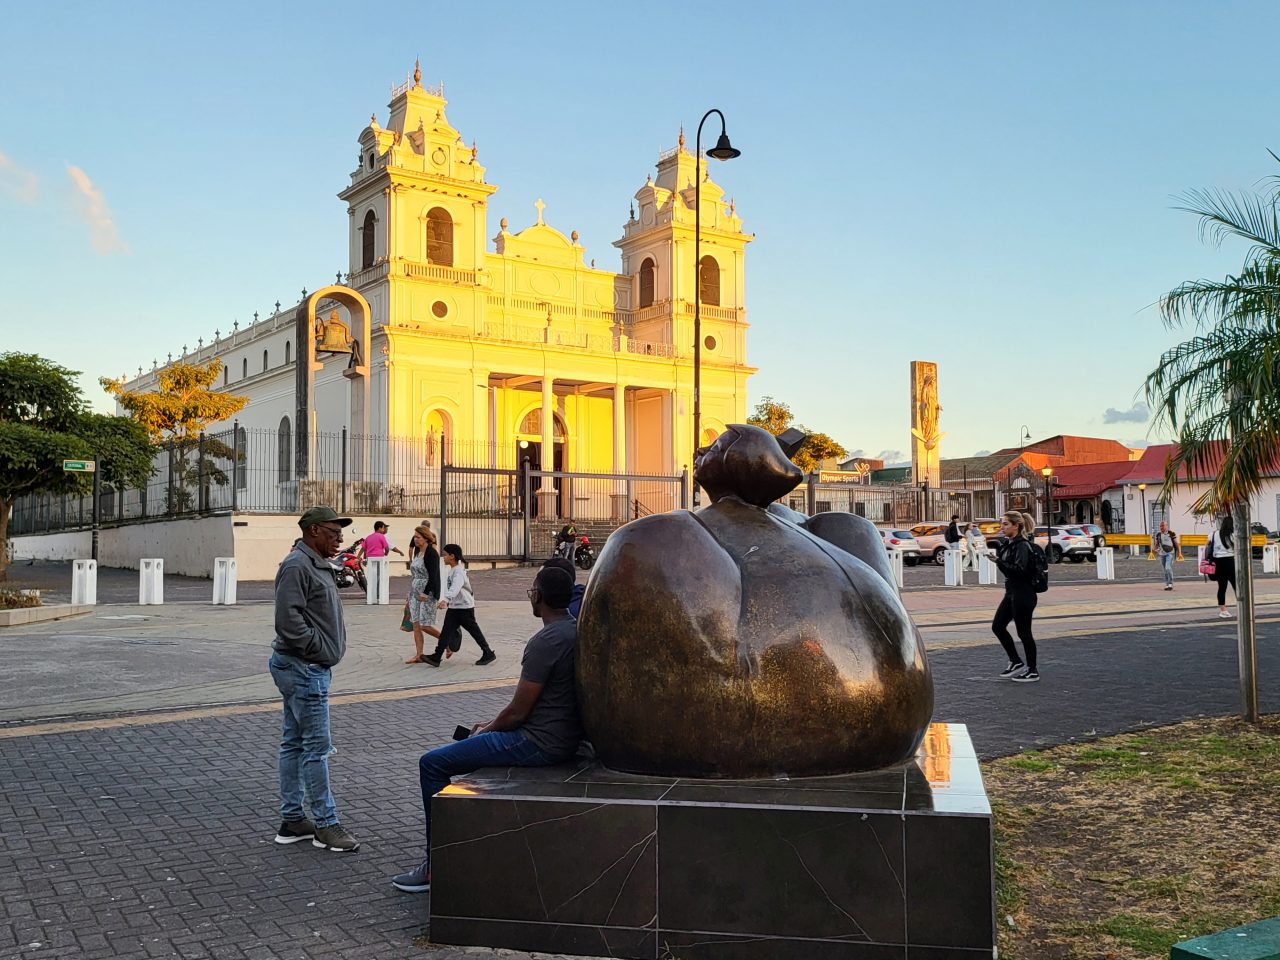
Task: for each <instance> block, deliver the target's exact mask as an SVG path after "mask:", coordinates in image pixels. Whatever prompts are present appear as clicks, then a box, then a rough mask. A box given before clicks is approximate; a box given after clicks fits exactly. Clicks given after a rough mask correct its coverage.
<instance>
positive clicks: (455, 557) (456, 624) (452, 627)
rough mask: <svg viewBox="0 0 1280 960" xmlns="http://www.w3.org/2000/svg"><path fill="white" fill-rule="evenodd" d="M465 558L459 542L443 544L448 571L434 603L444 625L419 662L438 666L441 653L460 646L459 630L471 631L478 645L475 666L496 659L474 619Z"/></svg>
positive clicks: (442, 654) (474, 603) (472, 598)
mask: <svg viewBox="0 0 1280 960" xmlns="http://www.w3.org/2000/svg"><path fill="white" fill-rule="evenodd" d="M465 562H466V561H465V559H464V558H463V556H462V548H461V547H460V546H458V545H457V544H456V543H446V544H445V545H444V565H445V566H446V567H447V568H448V573H447V574H446V576H445V583H444V596H443V597H441V598H440V603H439V604H438V606H439V608H440V609H441V610H443V611H444V612H445V613H444V626H443V627H442V628H441V630H440V638H439V639H438V640H437V641H436V649H435V652H434V653H429V654H427V655H426V656H425V657H423V658H422V662H423V663H429V664H431V666H433V667H438V666H440V660H441V657H443V656H444V655H445V652H446V651H449V655H450V656H452V655H453V653H454V652H456V651H457V650H458V649H459V648H460V647H461V646H462V631H463V630H466V631H467V633H469V634H471V639H473V640H475V642H476V643H477V644H478V645H479V647H480V659H479V660H477V661H476V666H477V667H483V666H484V665H485V664H488V663H493V661H495V660H497V659H498V657H497V654H495V653H494V652H493V648H492V647H490V646H489V641H488V640H486V639H485V638H484V631H483V630H481V629H480V624H478V623H476V597H475V592H474V591H473V590H472V589H471V581H470V580H469V579H468V578H467V568H466V567H464V566H463V564H464V563H465Z"/></svg>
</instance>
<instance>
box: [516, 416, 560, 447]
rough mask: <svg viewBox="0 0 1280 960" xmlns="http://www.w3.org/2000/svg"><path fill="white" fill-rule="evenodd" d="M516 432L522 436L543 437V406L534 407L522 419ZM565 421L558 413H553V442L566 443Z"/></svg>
mask: <svg viewBox="0 0 1280 960" xmlns="http://www.w3.org/2000/svg"><path fill="white" fill-rule="evenodd" d="M516 433H517V434H518V435H520V436H522V437H538V438H539V439H540V438H541V437H542V408H541V407H534V408H533V409H532V410H530V411H529V412H528V413H526V414H525V415H524V418H523V419H522V420H521V421H520V428H519V429H518V430H517V431H516ZM564 435H565V429H564V421H563V420H561V419H560V415H559V414H558V413H553V414H552V415H551V440H552V442H553V443H564Z"/></svg>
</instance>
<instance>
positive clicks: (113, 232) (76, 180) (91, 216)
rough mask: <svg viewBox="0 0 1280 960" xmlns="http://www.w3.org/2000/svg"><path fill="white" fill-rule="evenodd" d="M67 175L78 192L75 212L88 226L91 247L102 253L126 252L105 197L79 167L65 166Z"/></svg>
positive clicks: (127, 249)
mask: <svg viewBox="0 0 1280 960" xmlns="http://www.w3.org/2000/svg"><path fill="white" fill-rule="evenodd" d="M67 176H69V177H70V178H71V183H72V185H73V186H74V187H75V188H76V192H77V193H78V194H79V197H78V199H77V203H76V214H77V215H78V216H79V217H80V219H81V220H83V221H84V222H85V223H86V224H88V226H89V241H90V242H91V243H92V244H93V249H94V250H97V251H98V253H101V254H103V255H106V254H111V253H128V252H129V247H128V245H127V244H126V243H125V242H124V241H123V240H121V239H120V232H119V231H118V230H117V229H116V222H115V220H114V219H113V218H112V216H111V208H110V207H108V206H107V198H106V197H104V196H103V195H102V191H101V190H99V189H98V188H97V186H95V185H94V182H93V181H92V180H90V179H89V175H88V174H87V173H85V172H84V171H83V170H81V169H80V168H79V167H73V166H70V165H68V166H67Z"/></svg>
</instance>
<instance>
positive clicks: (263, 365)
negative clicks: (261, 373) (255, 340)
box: [262, 350, 267, 370]
mask: <svg viewBox="0 0 1280 960" xmlns="http://www.w3.org/2000/svg"><path fill="white" fill-rule="evenodd" d="M262 369H263V370H266V369H267V351H265V350H263V351H262Z"/></svg>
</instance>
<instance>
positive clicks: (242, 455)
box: [235, 360, 249, 490]
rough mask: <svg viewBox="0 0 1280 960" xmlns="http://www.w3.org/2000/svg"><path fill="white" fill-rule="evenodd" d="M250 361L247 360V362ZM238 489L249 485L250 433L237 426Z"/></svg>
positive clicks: (236, 473) (236, 469)
mask: <svg viewBox="0 0 1280 960" xmlns="http://www.w3.org/2000/svg"><path fill="white" fill-rule="evenodd" d="M248 362H249V361H248V360H246V361H245V363H248ZM235 475H236V489H237V490H245V489H247V488H248V486H249V435H248V434H246V433H245V431H244V427H237V428H236V465H235Z"/></svg>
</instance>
